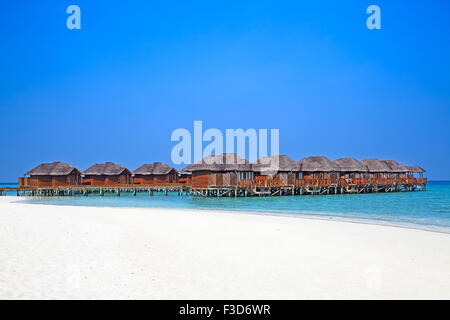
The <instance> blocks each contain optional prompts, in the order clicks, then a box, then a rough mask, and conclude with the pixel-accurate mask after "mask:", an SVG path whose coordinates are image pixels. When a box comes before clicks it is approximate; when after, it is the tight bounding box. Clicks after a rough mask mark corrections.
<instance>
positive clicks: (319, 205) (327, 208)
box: [0, 181, 450, 229]
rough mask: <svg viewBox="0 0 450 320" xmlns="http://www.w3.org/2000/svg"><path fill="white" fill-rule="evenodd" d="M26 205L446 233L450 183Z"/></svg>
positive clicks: (61, 199) (108, 197) (111, 196)
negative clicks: (266, 217) (242, 214)
mask: <svg viewBox="0 0 450 320" xmlns="http://www.w3.org/2000/svg"><path fill="white" fill-rule="evenodd" d="M0 186H1V185H0ZM3 186H5V185H4V184H3ZM8 186H14V185H13V184H10V185H8ZM11 195H15V193H11ZM29 201H30V202H33V203H40V204H49V205H72V206H98V207H139V208H181V209H214V210H235V211H251V212H254V213H260V214H272V215H294V216H306V217H314V218H325V219H332V218H337V219H344V220H356V221H359V222H361V221H365V222H370V223H388V224H395V225H409V226H418V227H419V226H420V227H438V228H445V229H447V228H450V181H434V182H430V183H429V184H428V186H427V191H425V192H399V193H378V194H359V195H323V196H284V197H270V198H269V197H261V198H191V197H186V196H183V197H179V196H177V194H176V193H169V195H168V196H164V195H163V194H157V193H155V194H154V195H153V197H151V196H149V195H148V194H147V193H141V194H138V195H137V196H136V197H134V196H133V195H132V194H127V193H122V194H121V196H120V197H117V196H115V195H114V194H106V195H105V196H104V197H100V196H98V195H92V194H91V195H89V197H83V196H81V195H80V196H73V197H51V198H49V197H48V198H30V200H29Z"/></svg>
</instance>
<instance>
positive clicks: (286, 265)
mask: <svg viewBox="0 0 450 320" xmlns="http://www.w3.org/2000/svg"><path fill="white" fill-rule="evenodd" d="M13 201H17V198H16V197H0V298H1V299H16V298H19V299H27V298H31V299H65V298H69V299H80V298H81V299H141V298H142V299H313V298H319V299H329V298H337V299H347V298H357V299H372V298H373V299H379V298H387V299H403V298H406V299H409V298H425V299H432V298H433V299H435V298H437V299H444V298H445V299H449V298H450V234H445V233H437V232H429V231H423V230H414V229H406V228H398V227H390V226H379V225H368V224H360V223H350V222H338V221H324V220H312V219H303V218H295V217H278V216H262V215H253V214H242V213H228V212H204V211H188V210H168V209H128V208H93V207H62V206H48V205H36V204H26V203H23V202H20V203H13Z"/></svg>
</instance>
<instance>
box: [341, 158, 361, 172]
mask: <svg viewBox="0 0 450 320" xmlns="http://www.w3.org/2000/svg"><path fill="white" fill-rule="evenodd" d="M333 164H334V166H335V167H336V168H337V169H338V170H339V172H367V167H366V166H363V165H362V164H361V162H359V161H358V160H356V159H355V158H340V159H336V160H334V161H333Z"/></svg>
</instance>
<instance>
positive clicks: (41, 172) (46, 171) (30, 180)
mask: <svg viewBox="0 0 450 320" xmlns="http://www.w3.org/2000/svg"><path fill="white" fill-rule="evenodd" d="M25 175H26V176H28V177H21V178H19V186H21V187H63V186H77V185H79V184H80V182H81V174H80V171H79V170H78V169H77V168H75V167H73V166H71V165H70V164H68V163H63V162H52V163H42V164H40V165H38V166H37V167H35V168H33V169H32V170H30V171H28V172H27V173H25Z"/></svg>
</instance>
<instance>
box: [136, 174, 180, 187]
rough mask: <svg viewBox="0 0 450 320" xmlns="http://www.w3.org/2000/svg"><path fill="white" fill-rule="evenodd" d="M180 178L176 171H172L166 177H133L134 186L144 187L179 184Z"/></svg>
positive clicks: (140, 175) (138, 175)
mask: <svg viewBox="0 0 450 320" xmlns="http://www.w3.org/2000/svg"><path fill="white" fill-rule="evenodd" d="M177 182H178V177H177V174H176V172H175V171H171V172H169V173H168V174H164V175H142V174H136V175H135V176H134V177H133V184H142V185H165V184H172V183H177Z"/></svg>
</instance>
